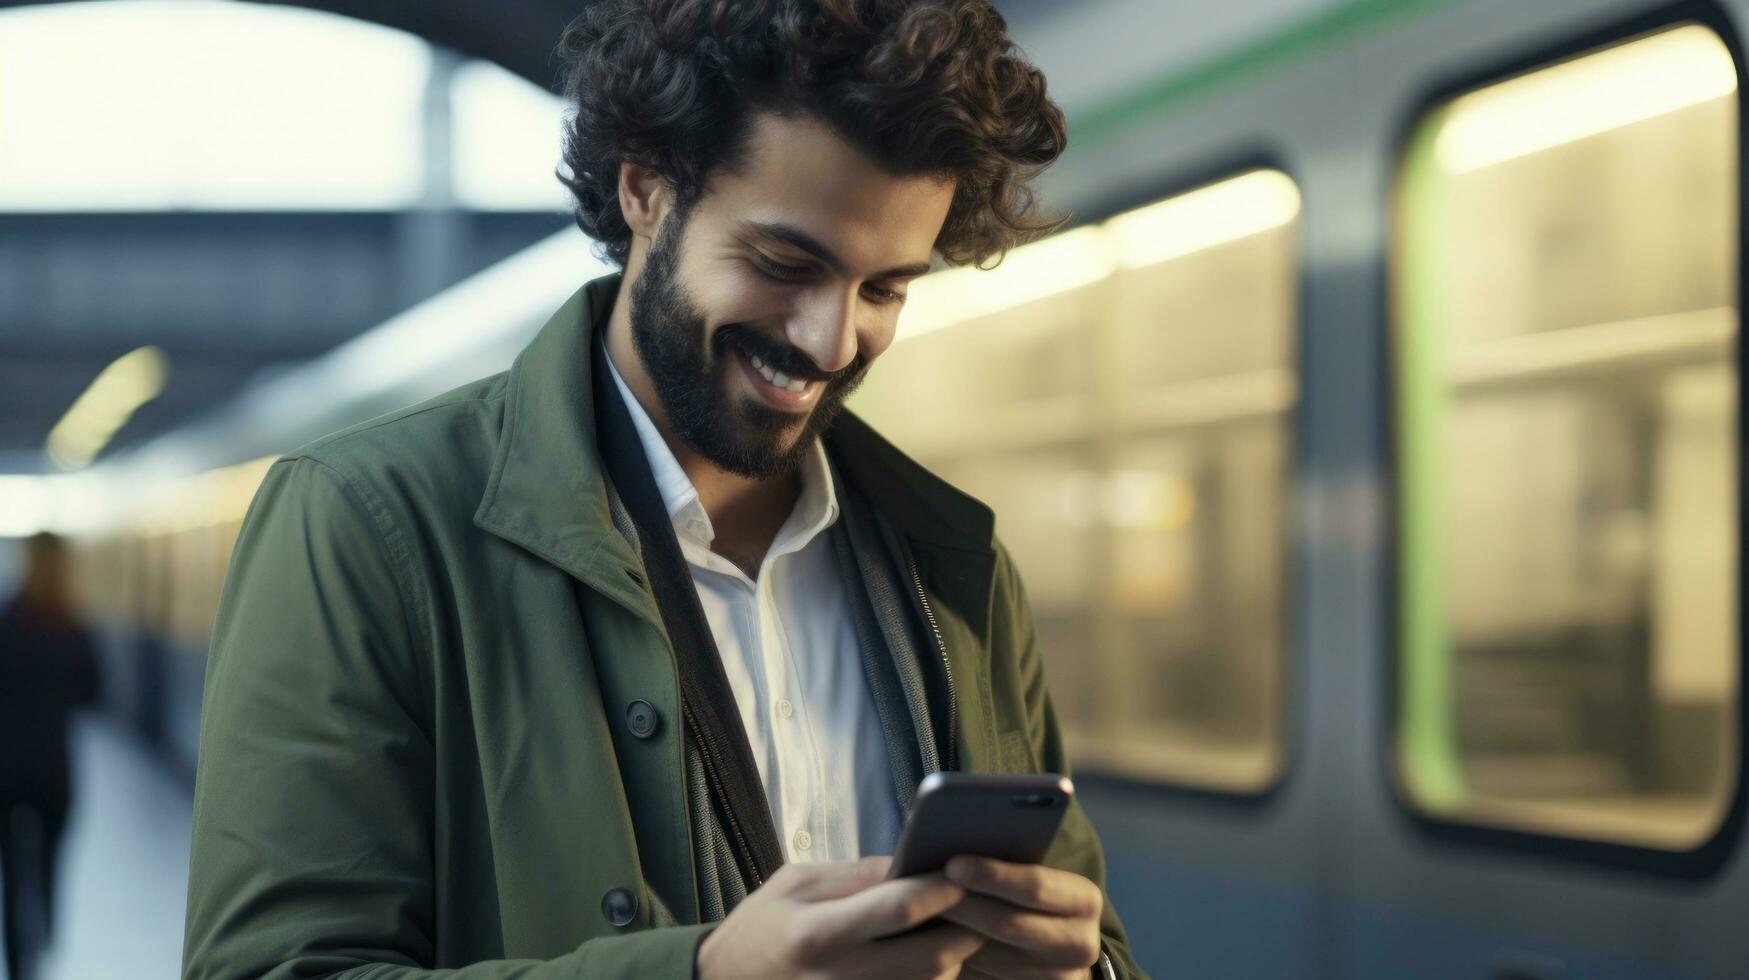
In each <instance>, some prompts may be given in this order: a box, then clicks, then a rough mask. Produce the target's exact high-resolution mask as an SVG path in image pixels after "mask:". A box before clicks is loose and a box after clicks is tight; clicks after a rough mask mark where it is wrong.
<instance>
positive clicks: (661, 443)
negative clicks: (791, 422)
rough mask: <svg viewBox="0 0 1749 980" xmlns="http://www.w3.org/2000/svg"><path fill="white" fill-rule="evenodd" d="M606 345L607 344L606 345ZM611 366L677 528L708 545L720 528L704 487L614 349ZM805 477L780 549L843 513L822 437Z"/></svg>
mask: <svg viewBox="0 0 1749 980" xmlns="http://www.w3.org/2000/svg"><path fill="white" fill-rule="evenodd" d="M602 349H603V350H605V349H606V347H605V345H603V348H602ZM607 370H608V372H609V373H611V374H612V375H613V383H614V385H615V387H617V388H619V395H620V398H622V399H624V400H625V403H626V410H627V411H628V412H630V413H631V416H632V426H633V427H634V428H636V429H637V430H638V441H639V442H641V443H642V444H643V447H644V458H645V459H647V460H649V463H650V474H651V475H652V476H653V477H655V480H656V490H657V492H658V493H660V494H661V495H662V504H663V506H665V507H666V508H667V509H668V519H669V520H670V521H672V522H674V531H675V533H676V534H677V535H679V536H680V537H681V538H683V539H691V540H693V541H696V542H698V543H699V544H702V545H705V546H707V547H708V546H709V545H710V543H711V542H712V541H714V540H715V539H716V536H717V535H716V529H715V528H714V527H712V526H711V519H710V515H709V514H708V513H706V512H705V509H704V504H703V503H701V502H700V501H699V499H698V489H697V488H696V487H694V486H693V485H692V479H691V478H690V477H688V476H687V475H686V471H685V470H684V469H682V468H681V466H680V461H679V460H678V459H675V458H674V451H673V450H671V449H669V448H668V442H667V440H665V439H663V438H662V433H661V432H659V431H658V430H657V429H656V423H655V422H653V421H651V419H650V414H649V413H648V412H646V411H644V406H643V405H642V404H640V403H639V402H638V399H637V396H635V395H633V394H632V390H631V388H630V387H629V386H628V385H627V384H626V381H625V378H624V376H622V375H621V374H620V373H619V368H618V367H617V366H616V365H615V364H614V363H613V357H612V355H608V358H607ZM801 477H802V494H801V496H800V497H799V498H797V500H796V506H795V510H793V511H791V512H790V516H789V519H788V520H787V521H785V522H784V525H783V527H782V528H781V529H780V530H779V531H778V533H777V537H776V538H775V539H774V540H773V541H772V546H771V551H772V553H774V554H777V553H784V552H789V551H798V550H800V549H801V548H802V547H803V546H805V545H806V544H807V543H808V542H809V541H811V540H812V539H813V538H814V536H815V535H817V534H819V533H820V532H821V531H824V530H825V529H827V528H829V527H831V526H832V523H833V522H834V521H836V520H837V519H838V495H837V493H836V492H835V491H834V490H833V487H832V478H831V474H830V472H829V471H828V469H827V466H826V449H825V447H824V446H822V445H821V444H820V440H819V439H818V438H816V439H815V440H814V444H813V445H812V446H810V447H809V449H808V452H807V453H806V454H805V455H804V456H803V457H802V466H801Z"/></svg>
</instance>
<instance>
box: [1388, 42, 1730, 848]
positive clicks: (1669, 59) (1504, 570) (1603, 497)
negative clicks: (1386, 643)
mask: <svg viewBox="0 0 1749 980" xmlns="http://www.w3.org/2000/svg"><path fill="white" fill-rule="evenodd" d="M1736 89H1737V73H1736V66H1735V65H1734V63H1733V61H1732V58H1731V55H1730V54H1729V52H1728V50H1727V49H1726V47H1725V45H1724V43H1723V42H1722V41H1721V40H1720V38H1719V37H1718V35H1717V34H1715V33H1714V32H1712V31H1711V30H1709V29H1708V28H1705V27H1702V26H1698V25H1693V24H1688V25H1681V26H1678V27H1675V28H1671V29H1666V30H1663V31H1660V32H1658V33H1655V34H1650V35H1645V36H1642V37H1638V38H1635V39H1633V40H1630V41H1627V42H1624V43H1620V44H1616V45H1614V46H1611V47H1608V48H1605V49H1602V50H1598V51H1593V52H1590V53H1587V54H1584V55H1581V56H1578V57H1575V58H1572V59H1570V60H1566V61H1563V62H1560V63H1558V64H1554V65H1551V66H1548V67H1545V68H1542V69H1539V70H1536V71H1533V72H1530V73H1528V74H1524V75H1520V76H1517V77H1514V78H1511V79H1508V80H1505V81H1502V82H1500V83H1498V84H1495V85H1493V86H1490V87H1487V88H1483V89H1480V90H1476V91H1473V92H1471V93H1469V94H1466V95H1462V96H1460V97H1458V98H1455V99H1453V100H1450V101H1448V102H1445V103H1443V104H1441V105H1438V106H1436V107H1434V108H1433V109H1432V110H1431V111H1430V112H1429V113H1428V114H1427V115H1426V116H1425V117H1424V118H1423V119H1422V120H1421V121H1420V123H1419V125H1418V126H1417V128H1416V129H1415V130H1414V131H1413V133H1412V135H1411V138H1410V141H1409V143H1408V144H1407V147H1406V150H1405V154H1404V157H1403V163H1402V170H1401V172H1400V174H1399V179H1398V185H1397V195H1398V196H1397V200H1396V208H1395V214H1394V221H1395V228H1394V244H1393V249H1392V255H1391V270H1392V277H1391V278H1392V307H1393V309H1392V324H1393V325H1392V342H1393V355H1394V362H1393V363H1394V371H1395V378H1396V383H1395V395H1394V397H1395V420H1396V434H1395V436H1396V441H1397V442H1396V478H1397V492H1398V513H1397V519H1398V527H1397V531H1398V552H1397V557H1398V578H1397V587H1398V590H1399V593H1398V609H1399V616H1398V629H1399V634H1398V664H1399V669H1398V672H1397V679H1398V689H1397V692H1396V694H1397V697H1398V711H1397V729H1396V735H1395V738H1396V742H1395V756H1396V768H1397V777H1398V780H1399V782H1400V784H1401V785H1402V786H1403V788H1404V789H1405V791H1406V796H1407V798H1408V799H1409V801H1410V802H1411V804H1412V805H1413V806H1415V807H1416V808H1417V809H1419V810H1421V811H1422V812H1424V813H1426V814H1429V815H1431V816H1433V817H1435V818H1436V819H1441V820H1446V821H1455V822H1462V823H1470V824H1482V825H1486V826H1493V827H1499V828H1504V829H1511V830H1519V831H1529V832H1534V833H1540V834H1550V835H1558V836H1566V837H1574V838H1582V839H1589V840H1597V841H1604V842H1608V843H1615V844H1629V845H1634V846H1639V847H1647V848H1654V849H1664V850H1673V851H1674V850H1687V849H1692V848H1694V847H1697V846H1699V845H1701V844H1703V843H1704V842H1705V841H1707V840H1708V839H1709V838H1710V837H1711V836H1712V835H1713V833H1714V832H1715V831H1716V830H1717V828H1718V826H1719V823H1720V821H1721V819H1722V817H1723V814H1724V813H1725V812H1726V810H1727V809H1728V807H1729V806H1730V803H1731V797H1732V794H1733V793H1734V791H1735V782H1734V774H1735V772H1736V770H1737V766H1738V758H1737V751H1738V748H1737V747H1738V745H1739V744H1740V742H1739V739H1740V737H1741V724H1742V719H1741V718H1740V717H1739V716H1738V707H1737V706H1738V704H1739V693H1738V692H1739V685H1740V683H1741V678H1740V677H1739V676H1738V672H1739V664H1740V657H1741V654H1740V647H1739V636H1738V625H1737V599H1738V595H1739V569H1738V564H1739V540H1740V536H1739V528H1738V506H1739V498H1740V487H1739V480H1738V472H1737V453H1738V447H1739V443H1738V440H1739V436H1738V434H1737V417H1738V409H1737V397H1738V396H1737V383H1738V377H1737V369H1736V361H1735V356H1734V353H1733V352H1734V350H1735V342H1736V338H1737V317H1738V310H1737V288H1738V271H1737V270H1738V268H1739V265H1738V262H1739V259H1738V237H1739V228H1738V214H1739V210H1738V182H1739V164H1738V146H1737V112H1738V109H1737V98H1736Z"/></svg>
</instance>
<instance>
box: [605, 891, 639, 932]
mask: <svg viewBox="0 0 1749 980" xmlns="http://www.w3.org/2000/svg"><path fill="white" fill-rule="evenodd" d="M601 915H602V917H603V918H605V919H607V921H608V922H610V923H612V924H614V925H616V926H629V925H631V924H632V920H633V919H635V918H637V917H638V898H637V896H636V895H633V894H632V893H631V891H630V890H629V889H625V888H609V889H608V890H607V894H605V895H603V896H601Z"/></svg>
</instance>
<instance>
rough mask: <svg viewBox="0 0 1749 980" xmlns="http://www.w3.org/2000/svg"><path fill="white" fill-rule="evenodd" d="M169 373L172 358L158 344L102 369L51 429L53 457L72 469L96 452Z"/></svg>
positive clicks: (159, 389) (154, 393)
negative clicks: (167, 356)
mask: <svg viewBox="0 0 1749 980" xmlns="http://www.w3.org/2000/svg"><path fill="white" fill-rule="evenodd" d="M169 373H170V366H169V360H168V359H167V358H166V357H165V356H164V352H163V351H161V350H159V349H158V348H156V347H141V348H140V349H138V350H136V351H133V352H131V353H128V354H124V355H122V356H121V357H119V358H117V359H116V360H115V362H114V363H112V364H110V365H109V366H108V367H106V368H104V369H103V370H102V371H100V372H98V375H97V378H96V379H95V380H93V381H92V382H91V386H90V387H89V388H86V389H85V392H84V393H83V394H81V395H80V396H79V397H78V399H77V400H75V401H74V402H73V407H72V408H69V409H68V410H67V414H66V415H65V416H63V417H62V418H61V420H60V421H59V422H57V423H55V427H54V428H53V429H51V430H50V431H49V441H48V453H49V456H50V458H52V459H53V460H54V461H55V462H56V463H58V464H60V465H61V466H63V467H65V468H67V469H78V468H79V467H82V466H85V465H86V464H88V463H90V462H91V461H92V460H93V459H95V458H97V454H98V453H100V452H102V451H103V447H104V446H107V445H109V440H111V439H113V438H114V437H115V434H116V433H117V432H118V431H120V430H121V427H122V426H124V425H126V424H127V421H128V419H130V418H133V415H134V412H136V411H138V410H139V407H140V406H141V405H144V404H145V403H147V402H149V401H151V400H152V399H154V398H156V397H158V395H159V393H161V392H162V391H163V390H164V380H165V378H166V377H168V376H169Z"/></svg>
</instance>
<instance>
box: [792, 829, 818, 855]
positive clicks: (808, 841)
mask: <svg viewBox="0 0 1749 980" xmlns="http://www.w3.org/2000/svg"><path fill="white" fill-rule="evenodd" d="M813 846H814V835H813V834H810V833H808V832H807V831H805V830H798V831H796V850H798V851H805V850H807V849H808V848H810V847H813Z"/></svg>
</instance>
